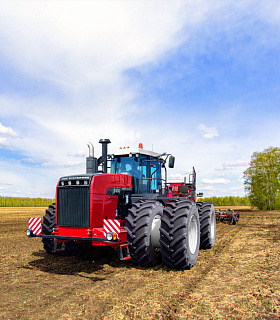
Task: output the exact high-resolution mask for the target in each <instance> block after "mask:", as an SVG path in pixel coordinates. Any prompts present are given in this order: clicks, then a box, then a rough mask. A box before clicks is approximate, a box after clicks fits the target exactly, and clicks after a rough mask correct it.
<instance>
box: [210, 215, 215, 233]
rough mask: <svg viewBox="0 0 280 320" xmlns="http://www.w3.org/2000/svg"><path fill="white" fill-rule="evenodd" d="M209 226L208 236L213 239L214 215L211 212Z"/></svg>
mask: <svg viewBox="0 0 280 320" xmlns="http://www.w3.org/2000/svg"><path fill="white" fill-rule="evenodd" d="M210 224H211V228H210V236H211V239H214V236H215V214H214V211H211V217H210Z"/></svg>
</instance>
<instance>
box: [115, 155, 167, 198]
mask: <svg viewBox="0 0 280 320" xmlns="http://www.w3.org/2000/svg"><path fill="white" fill-rule="evenodd" d="M111 173H123V174H130V175H132V177H133V187H134V193H136V194H139V193H156V192H159V190H161V189H162V180H161V164H160V162H159V160H158V159H157V158H154V157H151V156H146V155H139V156H138V157H137V156H136V155H133V156H132V157H128V156H117V157H115V158H114V159H112V161H111Z"/></svg>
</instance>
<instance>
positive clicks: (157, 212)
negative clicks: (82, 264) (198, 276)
mask: <svg viewBox="0 0 280 320" xmlns="http://www.w3.org/2000/svg"><path fill="white" fill-rule="evenodd" d="M99 142H100V143H101V144H102V156H101V157H100V158H98V159H97V158H95V157H94V153H93V146H92V144H91V143H89V144H88V146H89V157H87V159H86V174H77V175H70V176H65V177H62V178H60V179H59V181H58V183H57V187H56V204H53V205H51V206H50V207H49V208H48V209H47V210H46V214H45V216H44V218H43V222H42V230H41V232H40V231H39V232H38V229H36V230H35V227H34V223H35V222H36V220H35V222H34V221H32V219H33V218H30V219H31V220H30V221H31V222H30V224H29V228H28V229H27V230H26V234H27V235H28V236H29V237H41V238H42V241H43V243H44V249H45V250H46V252H47V253H52V254H61V255H63V254H65V255H73V254H76V252H77V250H79V248H83V250H84V248H87V250H89V249H88V247H89V246H86V245H85V244H89V245H90V247H91V248H92V247H99V249H100V248H101V249H102V248H104V247H112V248H114V249H116V251H117V253H118V256H119V259H120V260H128V259H131V261H132V262H133V263H135V264H138V265H142V266H148V265H154V264H155V263H157V262H158V261H159V259H161V258H162V260H163V262H164V264H165V265H166V266H168V267H172V268H177V269H189V268H191V267H192V266H193V265H195V263H196V261H197V258H198V252H199V249H200V248H201V249H209V248H212V247H213V246H214V243H215V237H216V219H215V210H214V206H213V204H212V203H210V202H198V203H196V198H197V196H196V185H195V171H193V174H192V177H193V180H192V183H189V184H187V183H179V184H177V183H176V184H175V183H172V184H168V183H167V170H166V164H167V160H168V166H169V168H173V167H174V162H175V157H173V156H172V155H171V154H166V153H163V154H160V153H156V152H153V151H149V150H145V149H143V146H142V144H140V145H139V148H136V149H130V148H124V149H120V151H119V152H118V153H116V154H108V152H107V147H108V144H109V143H110V140H109V139H101V140H100V141H99ZM108 161H110V167H109V168H110V173H108V172H107V170H108ZM99 167H101V170H99ZM176 187H178V190H177V189H176ZM170 188H171V189H170ZM170 191H172V192H173V193H172V194H171V193H170Z"/></svg>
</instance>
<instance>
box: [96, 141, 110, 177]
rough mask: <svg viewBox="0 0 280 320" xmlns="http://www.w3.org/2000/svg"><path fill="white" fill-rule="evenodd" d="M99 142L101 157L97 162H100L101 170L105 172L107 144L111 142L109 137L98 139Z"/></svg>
mask: <svg viewBox="0 0 280 320" xmlns="http://www.w3.org/2000/svg"><path fill="white" fill-rule="evenodd" d="M99 143H101V144H102V157H101V159H100V161H98V164H102V172H103V173H107V156H108V144H109V143H111V141H110V139H100V140H99Z"/></svg>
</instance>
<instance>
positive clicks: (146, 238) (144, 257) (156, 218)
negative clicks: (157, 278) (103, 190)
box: [124, 200, 163, 266]
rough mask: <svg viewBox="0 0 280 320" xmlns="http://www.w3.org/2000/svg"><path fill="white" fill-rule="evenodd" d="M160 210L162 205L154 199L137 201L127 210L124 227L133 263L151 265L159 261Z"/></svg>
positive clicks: (161, 210)
mask: <svg viewBox="0 0 280 320" xmlns="http://www.w3.org/2000/svg"><path fill="white" fill-rule="evenodd" d="M162 212H163V206H162V204H161V203H160V202H158V201H156V200H146V201H145V200H144V201H143V200H140V201H137V202H135V203H134V204H133V205H132V208H131V209H129V210H128V215H127V217H126V219H125V227H124V229H125V230H126V231H127V242H128V244H129V246H128V247H129V253H130V256H131V261H132V262H133V263H134V264H137V265H141V266H153V265H155V264H156V263H158V262H159V261H160V259H161V255H160V249H159V247H160V244H159V223H160V216H162ZM157 234H158V236H157ZM156 238H158V239H157V240H156Z"/></svg>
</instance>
